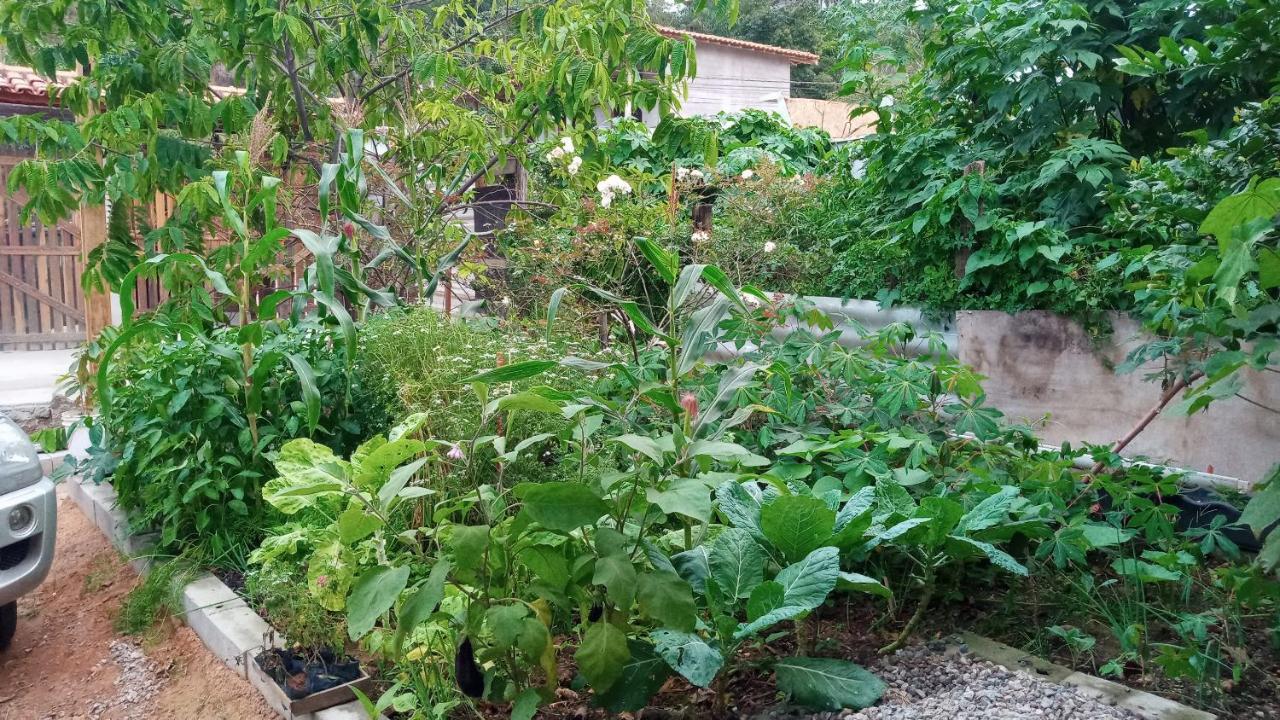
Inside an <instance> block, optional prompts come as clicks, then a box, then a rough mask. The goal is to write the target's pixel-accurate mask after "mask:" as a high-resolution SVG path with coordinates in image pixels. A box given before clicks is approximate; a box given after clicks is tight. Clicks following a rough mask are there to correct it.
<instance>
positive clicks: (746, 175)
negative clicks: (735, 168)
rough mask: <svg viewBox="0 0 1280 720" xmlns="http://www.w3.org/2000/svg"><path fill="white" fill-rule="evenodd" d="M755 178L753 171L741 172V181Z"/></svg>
mask: <svg viewBox="0 0 1280 720" xmlns="http://www.w3.org/2000/svg"><path fill="white" fill-rule="evenodd" d="M755 176H756V173H755V171H754V170H743V171H742V179H743V180H750V179H751V178H753V177H755Z"/></svg>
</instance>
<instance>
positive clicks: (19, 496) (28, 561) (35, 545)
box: [0, 478, 58, 605]
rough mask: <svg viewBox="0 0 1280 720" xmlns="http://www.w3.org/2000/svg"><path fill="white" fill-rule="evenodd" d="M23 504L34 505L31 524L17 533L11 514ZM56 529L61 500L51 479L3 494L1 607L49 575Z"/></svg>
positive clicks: (0, 500)
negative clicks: (10, 521)
mask: <svg viewBox="0 0 1280 720" xmlns="http://www.w3.org/2000/svg"><path fill="white" fill-rule="evenodd" d="M21 505H29V506H31V509H32V522H31V524H30V527H28V528H25V529H20V530H19V531H18V532H14V531H13V530H11V529H10V528H9V512H10V511H11V510H13V509H14V508H17V507H19V506H21ZM57 530H58V498H57V496H56V494H55V493H54V488H53V482H52V481H50V480H49V479H48V478H44V479H42V480H40V482H38V483H36V484H35V485H31V486H30V487H25V488H22V489H21V490H15V491H13V492H11V493H5V494H4V495H0V605H4V604H7V603H10V602H13V601H14V600H17V599H18V597H19V596H21V595H25V594H27V593H29V592H31V591H32V590H34V589H35V587H36V586H37V585H39V584H40V583H41V581H43V580H44V578H45V576H46V575H48V574H49V568H50V566H52V565H53V547H54V539H55V538H56V536H57Z"/></svg>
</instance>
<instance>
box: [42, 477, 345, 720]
mask: <svg viewBox="0 0 1280 720" xmlns="http://www.w3.org/2000/svg"><path fill="white" fill-rule="evenodd" d="M65 484H66V487H67V494H68V495H69V496H70V497H71V499H72V500H73V501H75V503H76V505H78V506H80V511H81V512H83V513H84V515H85V517H87V518H89V519H91V520H93V524H94V525H96V526H97V528H98V529H99V530H101V531H102V533H103V534H104V535H106V536H107V538H108V539H109V540H111V544H112V545H114V546H115V547H116V549H118V550H119V551H120V552H121V553H123V554H124V555H125V556H126V557H128V558H129V563H130V564H131V565H133V567H134V568H135V569H136V570H137V571H138V572H139V573H142V574H146V573H147V572H148V571H149V570H150V568H151V558H149V557H147V554H148V552H149V550H150V548H151V547H152V546H153V545H154V541H155V535H154V534H147V535H134V534H133V533H132V531H131V528H130V527H129V521H128V519H127V518H126V517H125V515H124V512H123V511H122V510H120V509H119V508H118V507H116V505H117V503H116V491H115V489H113V488H112V487H111V486H110V485H107V484H103V485H93V484H84V483H82V482H81V479H80V478H79V477H72V478H69V479H68V480H67V481H66V483H65ZM182 609H183V611H184V614H185V620H186V623H187V625H188V626H190V627H191V629H192V630H194V631H195V633H196V635H198V636H200V639H201V640H202V641H203V642H204V644H205V646H206V647H208V648H209V651H210V652H212V653H213V654H214V655H216V656H217V657H218V659H219V660H221V661H222V662H223V664H225V665H226V666H227V667H229V668H231V669H232V670H234V671H236V672H237V673H239V674H240V675H241V676H242V677H245V678H246V679H247V680H249V681H250V684H251V685H253V686H254V688H255V689H257V690H258V691H259V692H262V688H261V687H259V686H258V685H257V683H256V682H255V679H256V678H257V677H258V676H257V675H256V674H251V673H248V672H247V671H246V668H245V662H246V661H247V657H248V653H250V651H254V650H257V649H259V648H262V647H264V646H267V645H272V644H275V645H280V644H281V643H282V642H283V636H282V635H281V634H280V633H277V632H276V631H275V630H274V629H273V628H272V627H271V626H270V625H268V624H267V622H266V621H265V620H263V619H262V617H261V616H259V615H258V614H257V613H256V612H254V611H253V608H251V607H249V605H248V604H247V603H245V601H244V599H243V598H241V597H240V596H239V595H237V594H236V593H235V591H234V590H232V589H231V588H229V587H227V585H226V583H224V582H222V581H221V580H219V579H218V578H217V577H216V576H215V575H213V574H211V573H204V574H203V575H201V576H200V577H198V578H196V579H195V580H193V581H191V582H190V583H187V585H186V587H184V588H182ZM263 699H264V700H267V701H268V705H270V698H269V696H267V695H266V694H265V693H264V694H263ZM273 709H274V710H276V712H280V713H281V715H282V716H283V717H286V718H288V716H287V715H285V714H284V713H283V712H282V711H281V709H280V708H275V707H274V706H273ZM293 720H369V715H368V713H366V712H365V711H364V708H363V707H361V705H360V703H359V702H357V701H352V702H349V703H346V704H344V705H339V706H337V707H332V708H328V709H326V710H318V711H316V712H314V713H310V714H308V715H295V716H293Z"/></svg>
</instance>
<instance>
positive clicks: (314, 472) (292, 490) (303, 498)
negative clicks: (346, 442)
mask: <svg viewBox="0 0 1280 720" xmlns="http://www.w3.org/2000/svg"><path fill="white" fill-rule="evenodd" d="M275 466H276V472H279V473H280V477H278V478H274V479H272V480H268V481H267V483H266V484H265V485H263V486H262V499H263V500H266V501H267V502H268V503H270V504H271V505H272V506H274V507H275V508H276V509H277V510H279V511H280V512H282V513H285V514H286V515H292V514H293V513H296V512H298V511H299V510H302V509H303V508H306V507H310V506H311V505H313V504H314V503H315V502H316V500H318V499H319V498H321V497H325V496H333V495H337V494H340V493H341V492H342V491H343V489H344V488H345V487H346V476H347V473H348V472H349V470H348V468H349V466H348V465H347V463H346V461H345V460H342V459H341V458H339V457H338V456H336V455H334V454H333V451H332V450H330V449H329V448H327V447H325V446H323V445H321V444H319V443H315V442H312V441H311V440H307V439H305V438H299V439H296V440H290V441H289V442H287V443H285V444H284V446H283V447H281V448H280V454H279V456H278V457H277V458H276V462H275Z"/></svg>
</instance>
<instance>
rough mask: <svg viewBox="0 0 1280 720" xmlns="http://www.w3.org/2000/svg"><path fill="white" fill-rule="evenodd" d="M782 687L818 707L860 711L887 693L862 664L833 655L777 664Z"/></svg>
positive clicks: (795, 698) (807, 704)
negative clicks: (834, 657) (833, 657)
mask: <svg viewBox="0 0 1280 720" xmlns="http://www.w3.org/2000/svg"><path fill="white" fill-rule="evenodd" d="M773 671H774V673H775V674H776V675H777V678H778V689H779V690H781V691H782V692H784V693H786V694H787V695H788V696H790V697H791V700H792V701H793V702H796V703H799V704H800V705H804V706H805V707H810V708H813V709H814V710H841V709H844V708H852V709H854V710H860V709H862V708H865V707H870V706H872V705H874V704H875V703H876V701H877V700H879V699H880V697H881V696H882V695H884V690H885V685H884V683H883V682H882V681H881V680H880V678H878V677H876V676H875V675H872V674H871V673H870V672H868V671H867V670H866V668H864V667H862V666H861V665H855V664H854V663H851V662H848V661H846V660H835V659H832V658H811V657H795V658H787V659H786V660H780V661H778V662H777V663H774V666H773Z"/></svg>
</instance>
